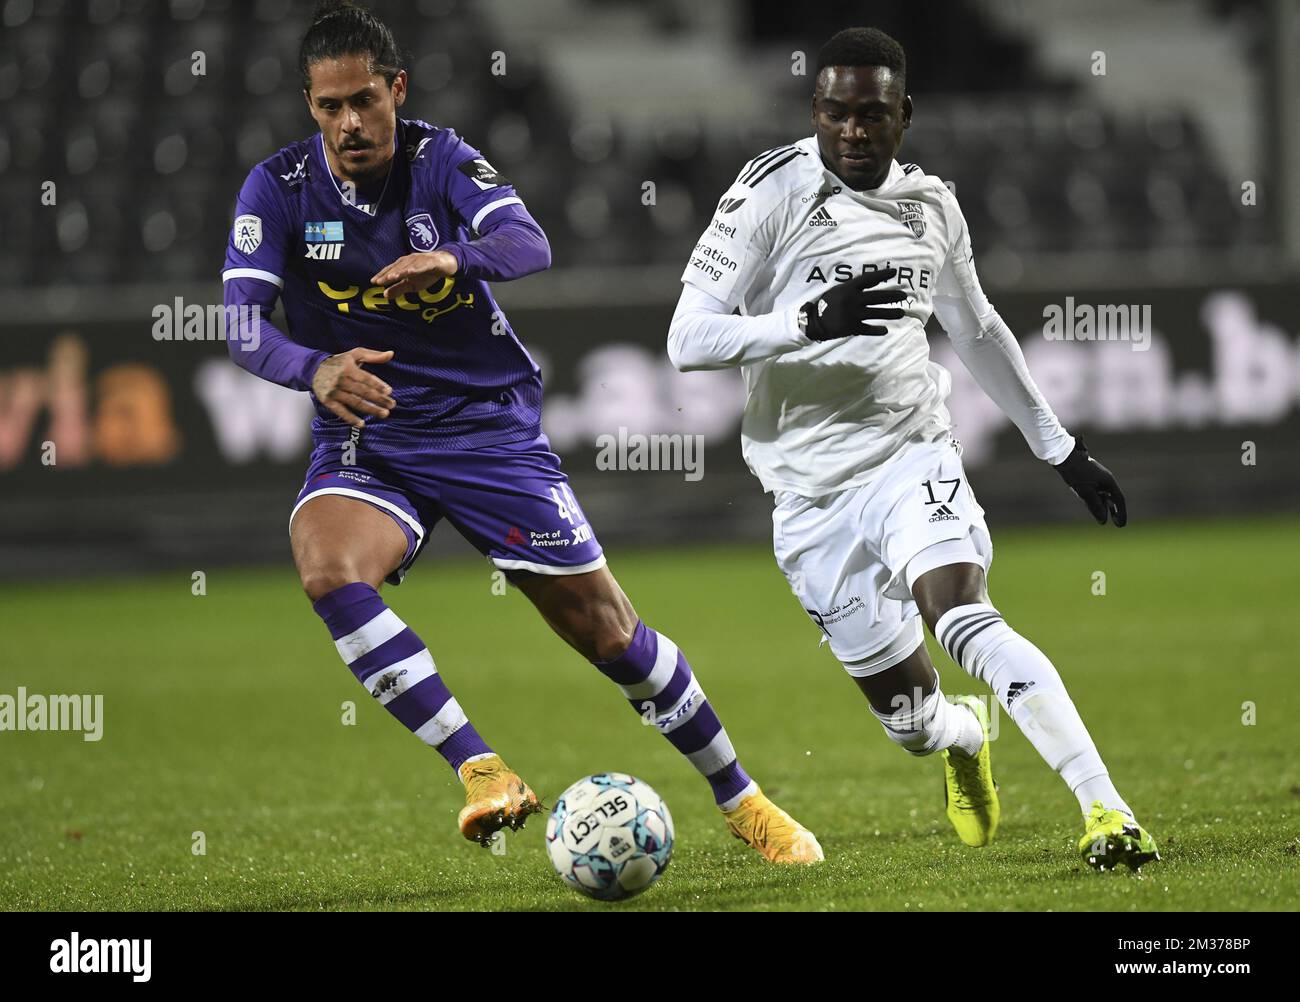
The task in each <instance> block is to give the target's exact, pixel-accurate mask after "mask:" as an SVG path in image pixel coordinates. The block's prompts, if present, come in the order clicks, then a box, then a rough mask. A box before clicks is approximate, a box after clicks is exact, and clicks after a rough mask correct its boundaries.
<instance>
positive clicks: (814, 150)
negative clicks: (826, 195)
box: [802, 136, 907, 198]
mask: <svg viewBox="0 0 1300 1002" xmlns="http://www.w3.org/2000/svg"><path fill="white" fill-rule="evenodd" d="M802 142H803V144H805V149H807V150H808V152H809V153H811V154H812V155H813V156H814V157H816V159H815V160H814V161H813V163H814V164H816V165H817V169H818V170H820V171H821V173H822V177H823V178H824V179H825V180H827V181H829V182H830V183H831V186H832V187H839V188H841V189H842V190H843V193H844V194H845V195H849V196H853V195H858V196H860V197H862V198H879V197H880V196H881V194H882V193H883V192H885V191H888V190H889V189H890V188H892V187H893V186H894V185H896V184H898V182H899V181H901V180H902V179H903V178H904V177H906V176H907V175H906V174H904V173H903V168H902V166H901V165H900V164H899V162H898V161H897V160H891V161H890V162H889V173H888V174H886V175H885V180H884V181H882V182H881V184H880V187H878V188H867V189H866V190H864V191H854V190H853V189H852V188H850V187H849V186H848V185H847V184H845V183H844V181H843V180H842V179H841V178H840V176H839V175H838V174H836V173H835V172H834V171H833V170H831V169H830V168H829V167H827V166H826V165H825V164H824V163H822V153H821V148H820V147H819V146H818V145H817V137H816V136H809V137H808V138H806V139H804V140H803V141H802Z"/></svg>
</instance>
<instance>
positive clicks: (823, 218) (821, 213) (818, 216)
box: [808, 205, 840, 226]
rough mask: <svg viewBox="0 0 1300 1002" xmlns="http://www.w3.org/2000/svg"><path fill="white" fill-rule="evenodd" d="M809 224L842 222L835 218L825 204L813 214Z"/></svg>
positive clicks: (827, 224)
mask: <svg viewBox="0 0 1300 1002" xmlns="http://www.w3.org/2000/svg"><path fill="white" fill-rule="evenodd" d="M808 225H809V226H839V225H840V224H839V223H838V222H837V221H836V220H835V217H834V216H832V215H831V214H830V213H829V212H827V211H826V206H824V205H823V206H821V207H820V208H818V209H817V211H816V212H814V213H813V214H812V217H811V218H810V219H809V220H808Z"/></svg>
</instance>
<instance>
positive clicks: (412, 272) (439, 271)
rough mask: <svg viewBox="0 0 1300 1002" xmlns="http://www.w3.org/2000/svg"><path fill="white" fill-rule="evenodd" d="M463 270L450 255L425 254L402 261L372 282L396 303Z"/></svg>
mask: <svg viewBox="0 0 1300 1002" xmlns="http://www.w3.org/2000/svg"><path fill="white" fill-rule="evenodd" d="M459 268H460V262H458V261H457V260H456V258H455V256H454V255H452V254H451V253H449V252H447V251H440V250H436V251H424V252H421V253H419V254H407V255H406V256H405V257H399V258H398V259H397V260H396V261H394V262H393V263H392V264H390V265H389V266H388V267H387V268H384V269H383V270H382V271H380V272H379V274H377V275H375V276H374V277H373V278H371V279H370V281H371V282H372V283H374V284H375V285H380V286H383V288H384V295H385V296H387V297H388V298H389V299H396V298H397V297H398V296H400V295H402V294H403V293H406V292H421V291H423V290H425V289H427V288H428V287H429V286H431V285H432V284H433V283H434V282H441V281H442V280H443V279H444V278H447V277H448V276H449V275H454V274H456V272H457V270H458V269H459Z"/></svg>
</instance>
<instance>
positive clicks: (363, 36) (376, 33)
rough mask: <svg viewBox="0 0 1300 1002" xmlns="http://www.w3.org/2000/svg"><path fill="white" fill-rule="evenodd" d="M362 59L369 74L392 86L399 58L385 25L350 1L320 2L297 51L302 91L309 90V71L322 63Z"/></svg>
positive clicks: (399, 62) (400, 58)
mask: <svg viewBox="0 0 1300 1002" xmlns="http://www.w3.org/2000/svg"><path fill="white" fill-rule="evenodd" d="M354 55H364V56H366V57H367V58H368V59H369V60H370V70H371V72H372V73H378V74H379V75H380V76H382V77H383V78H384V80H386V81H387V82H388V84H389V85H391V84H392V82H393V79H394V78H395V77H396V76H397V74H398V72H399V71H400V70H401V69H402V56H401V53H400V52H399V51H398V48H397V42H396V40H395V39H394V38H393V33H392V31H390V30H389V28H388V25H386V24H384V22H383V21H381V20H379V18H377V17H376V16H375V15H374V14H372V13H371V12H370V11H369V10H367V9H366V8H365V7H362V6H359V5H358V4H355V3H352V2H351V0H322V2H321V3H318V4H317V5H316V12H315V14H313V15H312V23H311V27H310V28H308V29H307V33H306V34H305V35H303V37H302V45H301V47H300V48H299V50H298V70H299V72H300V73H301V74H302V86H303V89H304V90H311V68H312V66H313V65H315V64H316V63H318V62H320V61H321V60H322V59H340V58H342V57H343V56H354Z"/></svg>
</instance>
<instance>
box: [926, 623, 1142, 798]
mask: <svg viewBox="0 0 1300 1002" xmlns="http://www.w3.org/2000/svg"><path fill="white" fill-rule="evenodd" d="M934 634H935V637H936V638H937V639H938V641H939V643H941V644H942V645H943V647H944V650H946V651H947V652H948V655H949V657H951V658H952V659H953V660H954V661H956V662H957V663H958V664H959V665H961V666H962V668H964V669H965V670H966V671H967V672H969V673H970V674H971V675H973V676H974V677H975V678H978V679H980V680H981V681H983V682H984V683H986V684H987V685H988V686H989V688H991V689H992V690H993V692H994V695H996V696H997V698H998V702H1000V703H1001V704H1002V705H1003V706H1004V707H1005V708H1006V710H1007V713H1008V714H1009V715H1010V717H1011V719H1012V720H1014V721H1015V723H1016V726H1017V727H1019V728H1020V730H1021V732H1022V733H1023V734H1024V735H1025V737H1026V738H1028V739H1029V743H1030V744H1032V745H1033V746H1034V749H1035V750H1036V751H1037V752H1038V754H1039V755H1041V756H1042V757H1043V761H1045V762H1046V763H1047V764H1048V765H1049V766H1051V767H1052V769H1053V770H1054V771H1055V772H1057V773H1058V774H1059V775H1060V777H1061V778H1062V779H1063V780H1065V783H1066V785H1067V786H1069V788H1070V791H1071V792H1072V793H1073V794H1074V795H1075V796H1076V797H1077V798H1078V800H1079V807H1080V809H1081V810H1082V811H1083V813H1084V814H1087V813H1088V811H1090V810H1091V809H1092V804H1093V801H1097V800H1100V801H1101V803H1102V806H1104V807H1106V808H1108V809H1114V810H1120V811H1123V812H1125V813H1126V814H1128V815H1129V816H1130V817H1131V816H1132V814H1133V812H1132V811H1131V810H1130V809H1129V806H1128V804H1126V803H1125V802H1124V798H1123V797H1121V796H1120V795H1119V791H1118V790H1116V789H1115V786H1114V784H1113V783H1111V781H1110V775H1109V774H1108V773H1107V771H1106V764H1105V763H1104V762H1103V761H1102V760H1101V754H1100V753H1099V752H1098V751H1097V746H1096V745H1095V744H1094V743H1093V740H1092V737H1091V736H1090V735H1089V734H1088V728H1087V727H1085V726H1084V724H1083V720H1082V718H1080V716H1079V711H1078V710H1076V709H1075V707H1074V702H1073V701H1072V700H1071V699H1070V694H1069V693H1068V692H1066V690H1065V683H1063V682H1062V681H1061V676H1060V674H1059V673H1058V672H1057V670H1056V668H1055V667H1054V666H1053V665H1052V662H1051V661H1049V660H1047V657H1046V656H1045V655H1044V654H1043V652H1042V651H1040V650H1039V649H1038V648H1037V647H1035V646H1034V645H1033V644H1032V643H1030V642H1029V641H1028V640H1026V639H1025V638H1024V637H1022V636H1020V634H1018V633H1016V631H1015V630H1013V629H1011V627H1010V626H1008V625H1007V623H1006V621H1005V620H1004V619H1003V618H1002V615H1001V614H1000V613H999V612H998V611H997V609H995V608H993V606H991V605H989V604H987V603H984V602H979V603H974V604H971V605H959V606H955V607H954V608H952V609H949V610H948V611H947V612H946V613H944V614H943V616H941V617H940V619H939V622H937V623H936V624H935V628H934Z"/></svg>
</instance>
